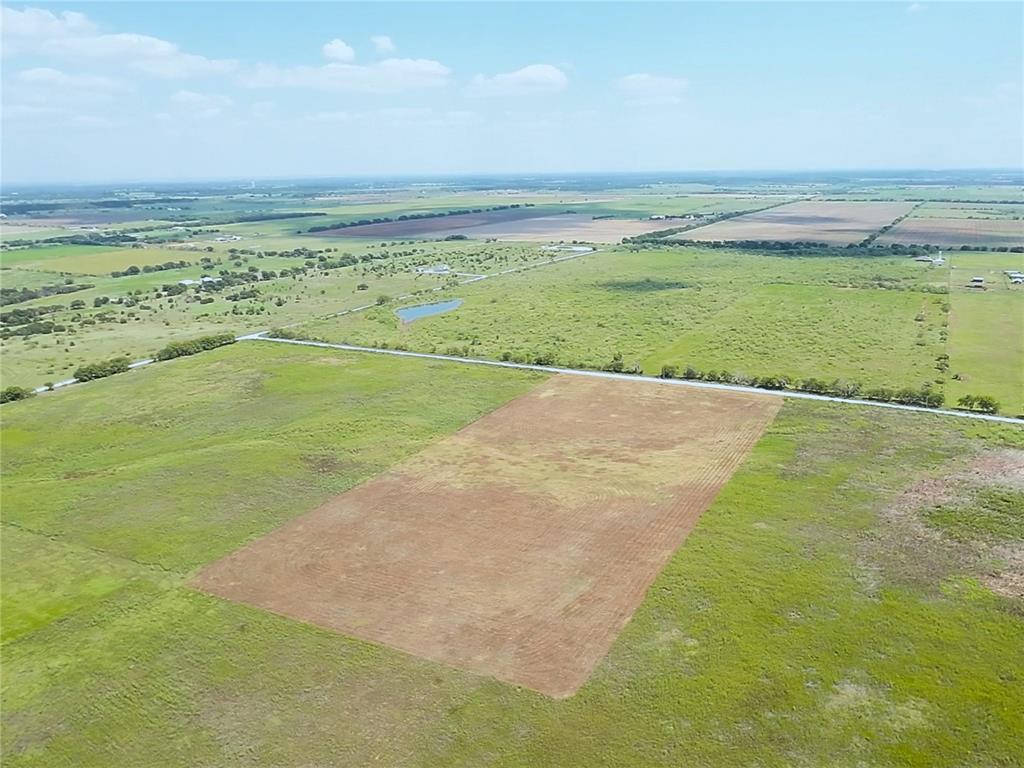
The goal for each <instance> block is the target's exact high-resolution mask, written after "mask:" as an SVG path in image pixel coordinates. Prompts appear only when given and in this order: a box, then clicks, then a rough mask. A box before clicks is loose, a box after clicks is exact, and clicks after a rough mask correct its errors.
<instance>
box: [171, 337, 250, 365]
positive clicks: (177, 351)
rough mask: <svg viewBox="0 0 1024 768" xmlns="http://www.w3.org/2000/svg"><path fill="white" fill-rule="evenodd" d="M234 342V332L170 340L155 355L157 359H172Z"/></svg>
mask: <svg viewBox="0 0 1024 768" xmlns="http://www.w3.org/2000/svg"><path fill="white" fill-rule="evenodd" d="M234 343H235V336H234V334H231V333H217V334H213V335H211V336H201V337H199V338H198V339H191V340H189V341H172V342H171V343H170V344H168V345H167V346H166V347H164V348H163V349H161V350H159V351H158V352H157V353H156V355H155V357H156V359H157V360H173V359H174V358H176V357H186V356H188V355H195V354H198V353H200V352H206V351H207V350H210V349H216V348H217V347H223V346H225V345H227V344H234Z"/></svg>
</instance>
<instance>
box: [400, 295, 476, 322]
mask: <svg viewBox="0 0 1024 768" xmlns="http://www.w3.org/2000/svg"><path fill="white" fill-rule="evenodd" d="M460 306H462V299H452V300H451V301H438V302H435V303H433V304H417V305H416V306H415V307H401V308H399V309H396V310H395V314H396V315H398V317H399V318H401V320H402V322H403V323H411V322H412V321H413V320H419V319H420V318H421V317H430V316H431V315H440V314H441V313H442V312H451V311H452V310H453V309H458V308H459V307H460Z"/></svg>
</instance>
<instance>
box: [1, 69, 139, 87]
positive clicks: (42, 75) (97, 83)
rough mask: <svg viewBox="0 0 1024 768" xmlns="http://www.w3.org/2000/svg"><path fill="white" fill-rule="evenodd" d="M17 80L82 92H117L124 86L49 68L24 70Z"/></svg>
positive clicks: (118, 82)
mask: <svg viewBox="0 0 1024 768" xmlns="http://www.w3.org/2000/svg"><path fill="white" fill-rule="evenodd" d="M18 80H19V81H20V82H22V83H26V84H28V85H31V86H34V87H37V88H38V87H51V88H60V89H75V90H83V91H119V90H122V89H124V88H125V87H126V86H125V84H124V83H122V82H121V81H120V80H115V79H114V78H112V77H102V76H100V75H84V74H68V73H66V72H61V71H60V70H59V69H52V68H51V67H35V68H33V69H24V70H22V71H21V72H19V73H18Z"/></svg>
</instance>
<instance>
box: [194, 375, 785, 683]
mask: <svg viewBox="0 0 1024 768" xmlns="http://www.w3.org/2000/svg"><path fill="white" fill-rule="evenodd" d="M780 405H781V398H777V397H761V396H750V395H740V394H736V393H724V392H717V393H716V392H707V391H700V390H691V389H687V388H681V387H670V386H662V387H651V386H647V387H642V388H639V389H638V388H636V387H635V386H634V385H633V384H631V383H629V382H621V381H602V380H593V379H580V378H577V377H568V376H567V377H558V378H554V379H551V380H549V381H548V382H547V383H545V384H544V385H543V386H541V387H539V388H537V389H535V390H533V391H532V392H531V393H529V394H528V395H524V396H522V397H520V398H518V399H516V400H514V401H513V402H511V403H509V404H508V405H506V406H505V407H503V408H501V409H499V410H497V411H494V412H493V413H491V414H489V415H488V416H485V417H484V418H483V419H481V420H479V421H477V422H475V423H474V424H473V425H472V426H470V427H468V428H466V429H463V430H461V431H460V432H459V433H457V434H456V435H453V436H452V437H450V438H448V439H447V440H444V441H442V442H440V443H437V444H435V445H434V446H432V447H431V448H429V449H427V450H426V451H424V452H423V453H420V454H418V455H416V456H414V457H412V458H411V459H409V460H408V461H406V462H404V463H403V464H401V465H399V466H397V467H396V468H394V469H393V470H391V471H390V472H388V473H386V474H384V475H381V476H380V477H377V478H375V479H373V480H371V481H370V482H368V483H366V484H364V485H362V486H360V487H359V488H357V489H354V490H352V491H349V492H348V493H346V494H344V495H342V496H339V497H337V498H336V499H333V500H331V501H329V502H328V503H327V504H325V505H324V506H322V507H320V508H319V509H317V510H315V511H313V512H311V513H310V514H308V515H303V516H302V517H299V518H297V519H296V520H294V521H293V522H291V523H289V524H288V525H286V526H284V527H283V528H281V529H279V530H277V531H275V532H274V533H272V534H270V535H268V536H265V537H263V538H261V539H259V540H257V541H255V542H253V543H252V544H250V545H248V546H247V547H245V548H244V549H242V550H240V551H238V552H235V553H234V554H232V555H230V556H229V557H227V558H225V559H224V560H221V561H220V562H217V563H214V564H213V565H211V566H209V567H207V568H205V569H204V570H203V571H202V572H201V573H200V574H199V576H198V577H197V578H196V580H195V581H194V582H193V583H194V584H195V585H196V586H198V587H199V588H200V589H203V590H204V591H208V592H211V593H213V594H216V595H220V596H222V597H227V598H230V599H232V600H238V601H241V602H245V603H250V604H252V605H257V606H260V607H262V608H266V609H268V610H271V611H274V612H275V613H280V614H283V615H286V616H290V617H292V618H295V619H299V620H301V621H307V622H310V623H313V624H317V625H319V626H323V627H327V628H329V629H333V630H336V631H339V632H343V633H345V634H348V635H354V636H356V637H361V638H364V639H367V640H373V641H376V642H380V643H384V644H385V645H389V646H391V647H394V648H398V649H399V650H403V651H406V652H408V653H412V654H414V655H416V656H421V657H424V658H427V659H432V660H434V661H440V662H444V663H449V664H453V665H455V666H457V667H462V668H466V669H470V670H473V671H475V672H478V673H481V674H485V675H489V676H492V677H496V678H498V679H500V680H505V681H508V682H511V683H515V684H518V685H523V686H526V687H528V688H532V689H534V690H537V691H540V692H543V693H546V694H549V695H551V696H556V697H564V696H568V695H570V694H572V693H574V692H575V691H576V690H577V689H578V688H579V687H580V686H581V685H582V684H583V683H584V682H585V681H586V679H587V678H588V677H589V676H590V673H591V671H592V669H593V668H594V666H595V665H596V664H597V663H598V661H599V660H600V659H601V657H603V656H604V654H605V653H606V651H607V650H608V647H609V646H610V645H611V643H612V641H613V640H614V638H615V636H616V635H617V634H618V633H619V631H620V630H621V629H622V627H623V626H624V625H625V624H626V622H627V621H629V618H630V616H632V614H633V611H634V610H635V609H636V607H637V605H639V603H640V601H641V600H642V599H643V597H644V594H645V592H646V591H647V588H648V586H649V585H650V584H651V582H652V581H653V580H654V579H655V577H656V576H657V574H658V572H659V571H660V570H661V568H662V567H663V566H664V564H665V563H666V562H667V560H668V559H669V558H670V557H671V556H672V553H673V552H674V551H675V550H676V549H677V548H678V547H679V545H680V544H681V543H682V541H683V539H684V538H685V537H686V535H687V534H688V533H689V532H690V530H691V529H692V528H693V526H694V525H696V523H697V520H698V519H699V517H700V515H701V513H702V512H703V511H704V510H705V509H706V508H707V506H708V505H709V504H710V503H711V501H712V499H714V497H715V495H716V494H717V493H718V490H719V489H720V488H721V487H722V485H724V483H725V482H727V481H728V479H729V477H730V475H731V474H732V473H733V471H735V469H736V468H737V467H738V466H739V464H740V462H742V460H743V458H744V456H745V455H746V453H747V452H748V451H749V449H750V448H751V446H752V445H753V444H754V442H755V441H756V440H757V438H758V437H759V436H760V434H761V432H762V430H763V429H764V428H765V426H766V425H767V424H768V423H769V422H770V421H771V419H772V418H773V417H774V415H775V412H776V411H777V410H778V408H779V406H780ZM468 553H472V556H471V557H467V554H468Z"/></svg>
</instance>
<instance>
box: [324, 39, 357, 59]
mask: <svg viewBox="0 0 1024 768" xmlns="http://www.w3.org/2000/svg"><path fill="white" fill-rule="evenodd" d="M323 52H324V56H326V57H327V58H328V59H334V60H335V61H353V60H354V59H355V57H356V52H355V51H354V50H352V46H351V45H349V44H348V43H346V42H345V41H344V40H338V39H337V38H335V39H334V40H331V42H329V43H324V47H323Z"/></svg>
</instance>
